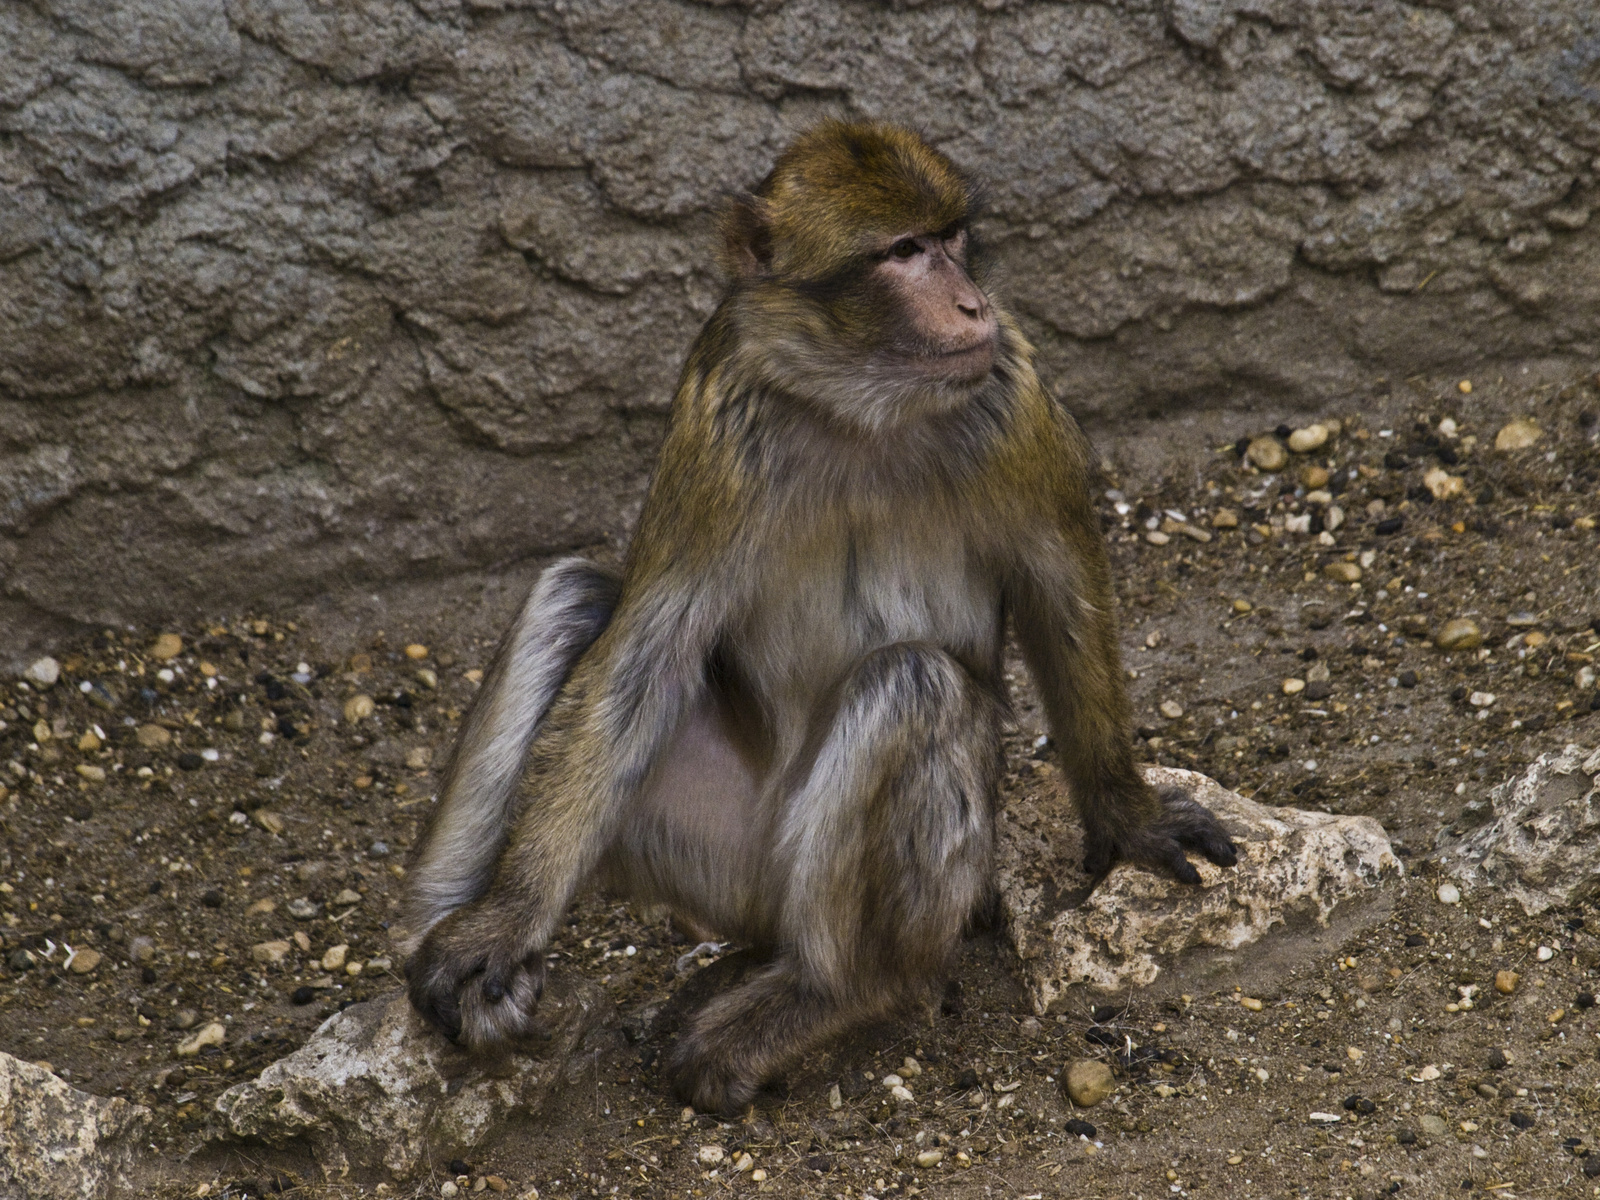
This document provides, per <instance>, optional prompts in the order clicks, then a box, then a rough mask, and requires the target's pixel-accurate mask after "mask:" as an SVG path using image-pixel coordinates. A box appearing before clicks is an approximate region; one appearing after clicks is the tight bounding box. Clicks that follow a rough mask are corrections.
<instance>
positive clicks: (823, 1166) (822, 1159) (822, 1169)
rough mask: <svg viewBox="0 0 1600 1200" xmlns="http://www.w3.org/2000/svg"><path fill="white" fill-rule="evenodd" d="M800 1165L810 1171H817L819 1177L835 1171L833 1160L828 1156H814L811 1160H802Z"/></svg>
mask: <svg viewBox="0 0 1600 1200" xmlns="http://www.w3.org/2000/svg"><path fill="white" fill-rule="evenodd" d="M800 1165H801V1166H802V1167H804V1168H805V1169H806V1170H808V1171H815V1172H816V1173H817V1174H818V1175H826V1174H827V1173H828V1172H829V1171H831V1170H833V1159H831V1158H829V1157H828V1156H827V1155H826V1154H813V1155H812V1156H811V1157H810V1158H804V1159H801V1160H800Z"/></svg>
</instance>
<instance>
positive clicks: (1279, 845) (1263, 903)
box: [999, 764, 1402, 1014]
mask: <svg viewBox="0 0 1600 1200" xmlns="http://www.w3.org/2000/svg"><path fill="white" fill-rule="evenodd" d="M1145 775H1146V778H1148V779H1149V780H1150V782H1151V783H1153V784H1155V785H1156V786H1158V787H1160V786H1167V785H1176V786H1178V787H1181V788H1183V789H1184V790H1185V791H1188V792H1190V793H1191V794H1192V795H1193V796H1194V797H1195V798H1196V799H1197V800H1199V801H1200V802H1201V803H1202V804H1204V805H1205V806H1206V807H1207V808H1209V809H1211V811H1212V812H1214V813H1215V814H1216V815H1217V816H1218V817H1219V818H1220V819H1221V820H1222V822H1223V824H1224V825H1225V826H1226V828H1227V830H1228V832H1229V834H1230V835H1231V836H1232V837H1233V839H1234V841H1235V843H1236V844H1237V845H1238V847H1239V851H1240V855H1239V864H1238V865H1237V866H1236V867H1234V868H1232V869H1228V870H1224V869H1223V868H1220V867H1217V866H1214V865H1212V864H1211V863H1210V862H1207V861H1205V860H1204V859H1201V858H1200V857H1199V856H1198V855H1194V856H1191V859H1192V861H1193V862H1194V863H1195V865H1196V867H1197V868H1198V869H1199V871H1200V876H1201V881H1202V882H1201V885H1200V886H1199V887H1189V886H1186V885H1184V884H1180V883H1178V882H1177V881H1175V880H1173V879H1171V878H1170V877H1168V876H1165V875H1158V874H1156V873H1154V872H1152V871H1149V870H1146V869H1143V868H1139V867H1131V866H1127V865H1119V866H1116V867H1113V868H1112V870H1111V872H1110V874H1108V875H1107V876H1106V877H1105V879H1103V880H1102V881H1101V882H1100V884H1099V885H1098V886H1092V883H1093V881H1092V880H1090V879H1089V878H1088V876H1086V875H1085V874H1084V873H1083V840H1082V830H1081V827H1080V826H1079V823H1078V818H1077V814H1076V812H1075V810H1074V809H1073V806H1072V802H1071V799H1070V797H1069V796H1068V795H1067V791H1066V788H1065V786H1064V785H1063V784H1062V782H1061V779H1060V776H1059V774H1058V773H1057V772H1056V770H1055V769H1054V768H1053V767H1051V766H1049V765H1048V764H1046V765H1044V766H1043V767H1041V768H1036V769H1035V772H1034V775H1033V776H1032V777H1031V778H1030V779H1029V780H1028V781H1027V784H1026V785H1025V786H1026V791H1025V793H1024V794H1023V795H1022V797H1021V798H1020V799H1016V800H1014V801H1013V802H1012V803H1010V804H1008V805H1007V808H1006V811H1005V812H1004V813H1003V814H1002V817H1001V827H1000V839H999V881H1000V893H1001V898H1002V903H1003V905H1004V908H1005V911H1006V914H1007V916H1008V917H1009V919H1010V925H1011V935H1012V939H1013V942H1014V944H1015V946H1016V949H1017V954H1018V956H1019V957H1020V958H1021V960H1022V967H1023V971H1024V975H1025V978H1026V982H1027V986H1028V990H1029V993H1030V996H1031V998H1032V1000H1033V1005H1034V1009H1035V1011H1037V1012H1039V1013H1041V1014H1042V1013H1045V1012H1048V1011H1052V1010H1055V1009H1059V1008H1060V1007H1061V1005H1062V1003H1063V1001H1064V1000H1065V998H1066V997H1067V995H1068V993H1069V991H1070V989H1072V988H1075V987H1080V986H1083V987H1088V988H1089V989H1091V990H1093V991H1096V992H1118V991H1122V990H1125V989H1127V988H1131V987H1144V986H1148V985H1150V984H1152V983H1154V982H1155V980H1156V979H1157V977H1158V976H1160V975H1161V974H1162V972H1163V971H1164V970H1167V969H1169V968H1170V967H1172V966H1173V965H1174V964H1176V963H1177V962H1178V960H1180V959H1181V958H1182V957H1183V956H1184V955H1185V954H1186V953H1189V952H1193V951H1199V950H1202V949H1211V950H1216V951H1237V950H1240V949H1242V948H1244V947H1247V946H1250V945H1252V944H1253V943H1256V942H1258V941H1260V940H1261V939H1262V938H1264V937H1265V936H1266V935H1267V934H1268V933H1269V932H1270V931H1271V930H1273V929H1274V928H1275V927H1283V928H1295V929H1300V928H1304V927H1306V926H1308V925H1310V926H1317V927H1326V926H1327V925H1328V924H1329V921H1330V919H1331V918H1332V916H1333V914H1334V911H1335V909H1337V908H1339V907H1340V906H1344V907H1345V908H1347V909H1348V908H1350V907H1351V906H1352V905H1353V904H1354V902H1357V901H1359V900H1362V899H1366V898H1370V897H1371V895H1372V894H1373V892H1374V889H1375V888H1376V887H1377V885H1379V884H1380V883H1382V882H1383V881H1385V880H1388V879H1398V878H1399V876H1400V875H1401V873H1402V868H1401V866H1400V862H1399V860H1398V859H1397V858H1396V857H1395V855H1394V852H1393V851H1392V849H1391V848H1390V846H1389V839H1388V838H1387V837H1386V836H1385V835H1384V832H1383V827H1382V826H1381V825H1379V824H1378V822H1377V821H1375V820H1373V819H1372V818H1371V817H1348V816H1334V815H1330V814H1328V813H1316V812H1304V811H1302V810H1300V809H1295V808H1274V807H1269V806H1267V805H1264V804H1257V803H1255V802H1254V801H1252V800H1247V799H1245V798H1244V797H1243V796H1241V795H1239V794H1238V793H1237V792H1231V791H1229V790H1228V789H1226V788H1224V787H1222V786H1221V785H1220V784H1218V783H1216V782H1214V781H1213V780H1211V779H1208V778H1206V777H1205V776H1204V775H1200V774H1197V773H1195V772H1193V771H1180V770H1176V769H1172V768H1166V767H1148V768H1146V770H1145Z"/></svg>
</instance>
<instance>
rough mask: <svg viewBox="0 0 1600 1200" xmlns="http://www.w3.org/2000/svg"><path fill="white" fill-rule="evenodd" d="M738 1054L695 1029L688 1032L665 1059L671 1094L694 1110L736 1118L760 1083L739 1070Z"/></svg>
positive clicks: (754, 1094)
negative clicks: (723, 1049)
mask: <svg viewBox="0 0 1600 1200" xmlns="http://www.w3.org/2000/svg"><path fill="white" fill-rule="evenodd" d="M738 1059H739V1055H738V1053H737V1052H734V1053H731V1054H730V1053H727V1052H724V1051H722V1050H721V1048H719V1047H716V1046H714V1045H713V1044H712V1042H711V1039H709V1038H706V1037H705V1036H704V1035H701V1034H699V1033H698V1032H697V1031H695V1030H694V1029H692V1028H691V1029H690V1030H689V1031H687V1032H686V1033H685V1034H684V1035H683V1038H682V1039H681V1040H680V1041H679V1042H678V1045H677V1047H676V1048H675V1049H674V1050H673V1052H672V1057H671V1058H669V1059H668V1060H667V1065H666V1071H665V1076H666V1079H667V1081H668V1084H669V1086H670V1087H671V1088H672V1094H673V1095H674V1096H676V1097H677V1098H678V1099H679V1100H681V1101H682V1102H683V1103H685V1104H688V1105H692V1106H693V1107H694V1108H695V1109H696V1110H697V1111H699V1112H705V1113H715V1114H717V1115H718V1116H724V1117H736V1116H738V1115H739V1114H740V1113H742V1112H744V1111H745V1109H747V1108H749V1107H750V1102H751V1101H753V1100H754V1099H755V1098H756V1093H757V1092H759V1091H760V1090H761V1080H760V1079H758V1078H756V1077H755V1076H753V1075H751V1074H750V1073H749V1072H748V1070H745V1069H743V1068H742V1067H741V1064H740V1063H739V1061H738Z"/></svg>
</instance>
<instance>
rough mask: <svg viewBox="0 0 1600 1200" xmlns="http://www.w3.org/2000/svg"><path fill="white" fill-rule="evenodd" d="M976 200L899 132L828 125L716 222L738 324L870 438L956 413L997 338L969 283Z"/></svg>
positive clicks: (973, 279) (808, 391) (982, 376)
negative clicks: (923, 418) (870, 432)
mask: <svg viewBox="0 0 1600 1200" xmlns="http://www.w3.org/2000/svg"><path fill="white" fill-rule="evenodd" d="M976 206H977V195H976V189H975V187H974V185H973V183H972V181H971V180H969V179H968V178H967V177H966V176H965V175H963V174H962V173H961V172H960V171H959V170H957V169H956V167H955V165H954V164H953V163H951V161H950V160H949V159H948V158H946V157H945V156H944V155H943V154H941V153H939V152H938V151H937V150H935V149H934V148H933V147H932V146H930V145H928V143H927V142H925V141H924V140H923V139H922V138H920V137H918V136H917V135H916V134H914V133H911V132H910V131H908V130H905V129H901V128H899V127H897V126H893V125H885V124H846V123H844V122H841V121H830V122H827V123H825V124H822V125H819V126H818V127H817V128H815V129H813V130H811V131H810V132H808V133H806V134H804V135H802V136H801V137H800V138H799V139H798V140H797V141H796V142H795V143H794V144H793V145H792V146H790V147H789V148H788V149H787V150H786V151H784V153H783V154H782V156H781V157H780V158H779V159H778V161H777V164H776V165H775V166H774V167H773V169H772V173H771V174H770V175H768V176H767V178H766V179H765V180H764V181H763V182H762V183H761V185H760V186H759V187H758V188H757V189H756V190H755V192H754V193H753V194H751V195H747V196H742V197H739V198H738V199H736V200H735V201H734V202H733V203H732V204H731V205H730V206H729V208H728V210H727V212H726V214H725V216H724V220H723V239H724V247H723V265H724V267H725V269H726V270H727V271H728V273H729V274H730V275H731V276H732V277H733V280H734V290H733V299H734V301H735V304H736V307H737V311H738V316H737V321H738V325H739V327H740V329H741V331H742V333H743V335H744V338H745V340H746V341H753V342H754V344H755V346H756V347H757V349H758V352H759V353H760V354H762V355H763V356H764V357H765V358H766V359H767V362H768V365H769V366H770V367H772V368H776V371H775V372H774V373H775V374H780V375H781V376H782V377H783V379H784V380H786V381H788V382H789V383H791V384H792V385H793V386H794V388H795V390H796V391H799V392H802V393H804V394H805V395H806V396H807V397H808V398H811V399H814V400H817V401H820V402H822V403H824V404H827V405H828V406H829V407H830V408H832V409H833V410H835V414H836V415H838V416H844V417H847V418H850V419H852V420H853V421H855V422H856V423H860V424H865V425H868V426H872V427H878V428H881V427H884V426H887V425H894V424H898V423H900V422H902V421H904V420H906V419H909V418H913V417H915V416H918V415H926V414H928V413H931V412H938V411H941V410H944V409H948V408H950V407H952V406H954V405H956V404H959V403H960V402H961V401H962V400H963V399H965V398H966V397H968V396H970V395H971V394H972V392H973V391H974V390H975V389H976V388H978V387H980V386H981V385H982V384H983V383H984V382H985V381H986V380H987V379H989V377H990V376H991V373H992V372H993V370H994V368H995V364H996V359H997V355H999V353H1000V351H1001V326H1000V322H999V319H998V316H997V314H996V312H995V309H994V306H993V305H992V303H991V302H990V299H989V297H988V295H987V294H986V293H985V291H984V289H983V287H982V286H981V283H980V282H979V280H980V278H981V276H979V273H978V272H977V271H976V270H975V268H974V266H973V263H972V258H973V250H974V248H973V244H972V236H971V232H970V229H969V222H970V221H971V219H972V217H973V215H974V212H975V209H976Z"/></svg>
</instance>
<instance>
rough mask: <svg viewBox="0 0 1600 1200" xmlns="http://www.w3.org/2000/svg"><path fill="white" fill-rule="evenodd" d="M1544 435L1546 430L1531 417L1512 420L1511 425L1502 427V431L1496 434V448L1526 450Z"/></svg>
mask: <svg viewBox="0 0 1600 1200" xmlns="http://www.w3.org/2000/svg"><path fill="white" fill-rule="evenodd" d="M1543 436H1544V430H1542V429H1540V428H1539V423H1538V422H1537V421H1535V420H1533V419H1532V418H1530V417H1523V418H1521V419H1520V420H1516V421H1512V422H1511V423H1510V424H1509V425H1504V426H1502V427H1501V429H1500V432H1499V433H1497V434H1495V435H1494V448H1495V449H1496V450H1526V449H1527V448H1528V447H1529V446H1532V445H1534V444H1535V443H1537V442H1538V441H1539V439H1540V438H1542V437H1543Z"/></svg>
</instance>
